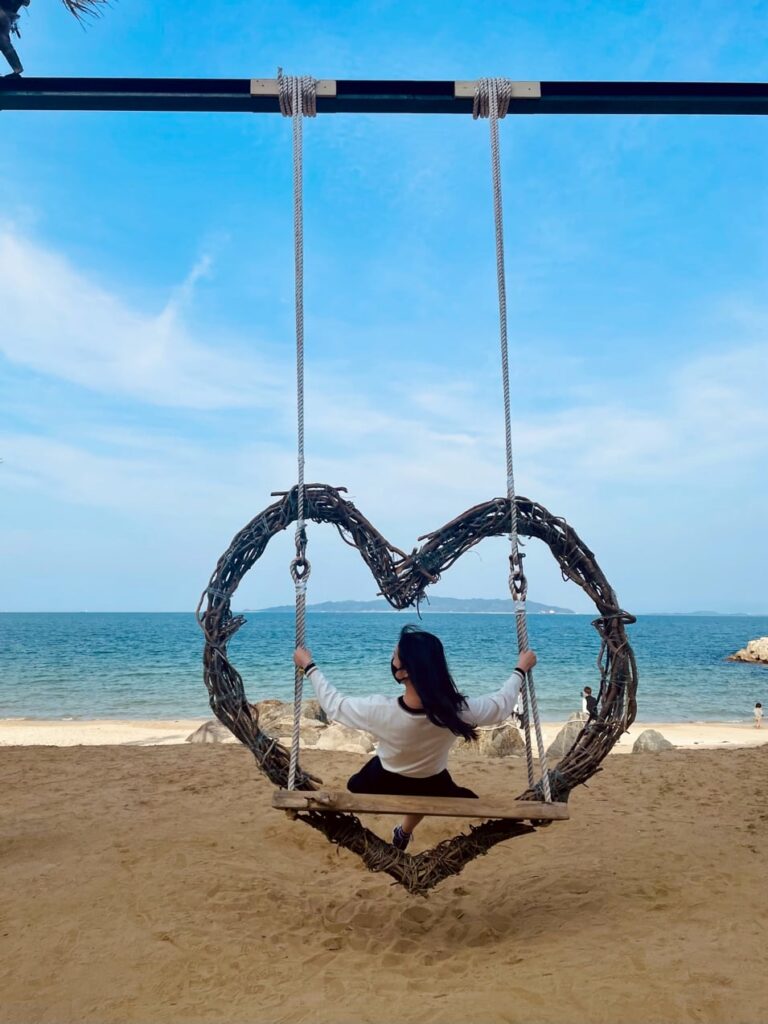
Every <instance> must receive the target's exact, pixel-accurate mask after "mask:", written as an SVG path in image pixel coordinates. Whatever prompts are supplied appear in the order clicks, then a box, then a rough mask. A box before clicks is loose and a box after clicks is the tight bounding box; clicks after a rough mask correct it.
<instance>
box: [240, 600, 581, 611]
mask: <svg viewBox="0 0 768 1024" xmlns="http://www.w3.org/2000/svg"><path fill="white" fill-rule="evenodd" d="M527 609H528V611H529V612H530V613H531V614H532V615H573V614H574V612H573V611H572V610H571V609H570V608H558V607H557V606H556V605H553V604H539V603H538V602H537V601H528V602H527ZM413 610H414V609H412V608H406V609H405V612H406V613H407V612H412V611H413ZM514 610H515V609H514V604H513V602H512V598H510V597H507V598H487V597H468V598H462V597H431V598H429V601H427V599H426V598H425V599H424V601H422V603H421V605H420V611H421V614H422V615H430V614H437V613H440V614H442V615H445V614H446V613H449V614H450V613H462V614H464V615H466V614H469V615H512V614H514ZM244 611H250V612H259V613H261V614H264V615H267V614H269V615H275V614H283V613H286V614H287V613H288V612H292V611H293V605H292V604H280V605H275V606H274V607H272V608H250V609H249V608H246V609H244ZM307 611H310V612H394V613H396V614H400V613H398V611H397V609H395V608H392V606H391V605H389V604H387V602H386V601H385V600H384V599H383V598H379V599H377V600H375V601H321V602H320V603H319V604H310V605H308V606H307Z"/></svg>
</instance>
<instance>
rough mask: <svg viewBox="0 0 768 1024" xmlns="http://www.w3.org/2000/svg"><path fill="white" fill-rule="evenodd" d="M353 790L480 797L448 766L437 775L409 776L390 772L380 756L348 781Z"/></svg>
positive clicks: (348, 786) (402, 794)
mask: <svg viewBox="0 0 768 1024" xmlns="http://www.w3.org/2000/svg"><path fill="white" fill-rule="evenodd" d="M347 789H348V790H349V791H350V793H382V794H384V793H388V794H391V795H392V796H464V797H472V798H473V799H475V800H477V799H478V796H477V793H473V792H472V790H471V789H467V788H466V787H465V786H458V785H457V784H456V783H455V782H454V781H453V779H452V778H451V773H450V772H449V771H448V769H447V768H446V769H445V770H444V771H442V772H439V773H438V774H437V775H428V776H427V777H426V778H425V779H415V778H413V777H412V776H409V775H398V774H397V773H396V772H388V771H387V769H386V768H384V767H383V766H382V764H381V761H380V760H379V759H378V757H372V758H371V760H370V761H369V762H368V763H367V764H364V765H363V767H362V768H361V769H360V771H359V772H357V773H356V774H355V775H353V776H352V778H351V779H350V780H349V781H348V782H347Z"/></svg>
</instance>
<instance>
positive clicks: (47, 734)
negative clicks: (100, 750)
mask: <svg viewBox="0 0 768 1024" xmlns="http://www.w3.org/2000/svg"><path fill="white" fill-rule="evenodd" d="M205 721H210V719H205V718H176V719H121V718H104V719H99V718H96V719H90V720H76V721H75V720H73V721H63V720H60V719H30V718H5V719H0V747H4V746H25V747H26V746H38V745H46V746H47V745H53V746H57V747H71V746H79V745H83V746H99V745H102V744H113V743H123V744H126V745H132V746H167V745H172V744H174V743H184V742H185V740H186V738H187V736H189V735H190V734H191V733H193V732H194V731H195V730H196V729H198V728H199V727H200V726H201V725H202V724H203V722H205ZM563 724H564V723H563V722H545V723H544V724H543V729H542V731H543V734H544V743H545V744H546V745H547V746H548V745H549V744H550V743H551V742H552V740H553V739H554V738H555V736H556V735H557V733H558V732H559V730H560V729H561V728H562V726H563ZM643 729H656V730H657V731H658V732H660V733H661V734H662V735H663V736H664V737H666V739H668V740H669V741H670V742H671V743H674V745H675V746H676V747H683V748H687V747H692V748H694V747H700V748H702V749H708V748H712V749H716V748H718V747H751V746H759V745H760V744H762V743H768V726H766V727H765V728H763V729H755V727H754V725H753V724H749V723H746V722H744V723H734V722H635V724H634V725H633V726H632V728H631V730H630V731H629V732H628V733H625V734H624V735H623V736H622V737H621V738H620V740H619V742H618V743H617V744H616V746H615V747H614V750H613V752H614V753H620V754H626V753H631V751H632V744H633V743H634V742H635V740H636V739H637V737H638V736H639V735H640V733H641V732H642V731H643ZM233 742H235V741H234V738H233Z"/></svg>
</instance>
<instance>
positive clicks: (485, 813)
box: [272, 789, 569, 821]
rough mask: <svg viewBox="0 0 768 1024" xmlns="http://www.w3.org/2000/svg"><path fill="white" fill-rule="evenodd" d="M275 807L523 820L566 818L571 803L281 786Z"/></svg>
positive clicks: (276, 791)
mask: <svg viewBox="0 0 768 1024" xmlns="http://www.w3.org/2000/svg"><path fill="white" fill-rule="evenodd" d="M272 806H273V807H277V808H279V809H280V810H283V811H352V812H354V813H356V814H426V815H431V816H444V817H451V818H512V819H517V820H521V821H527V820H530V819H535V820H538V821H566V820H567V819H568V817H569V814H568V805H567V804H556V803H551V804H545V803H535V802H533V801H523V800H513V799H510V798H509V797H504V798H497V799H488V798H483V799H480V800H472V799H471V798H466V797H430V796H389V795H383V794H381V793H349V792H347V791H346V790H336V791H330V790H315V791H314V792H307V791H305V790H298V789H293V790H288V789H277V790H275V792H274V793H273V794H272Z"/></svg>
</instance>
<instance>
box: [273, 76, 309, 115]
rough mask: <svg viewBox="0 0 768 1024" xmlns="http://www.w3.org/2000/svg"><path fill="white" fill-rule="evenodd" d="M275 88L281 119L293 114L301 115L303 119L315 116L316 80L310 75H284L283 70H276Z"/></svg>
mask: <svg viewBox="0 0 768 1024" xmlns="http://www.w3.org/2000/svg"><path fill="white" fill-rule="evenodd" d="M277 87H278V90H279V101H280V113H281V114H282V115H283V117H293V115H294V113H297V114H303V115H304V117H315V116H316V115H317V79H316V78H312V77H311V76H310V75H284V74H283V69H282V68H278V69H277Z"/></svg>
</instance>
